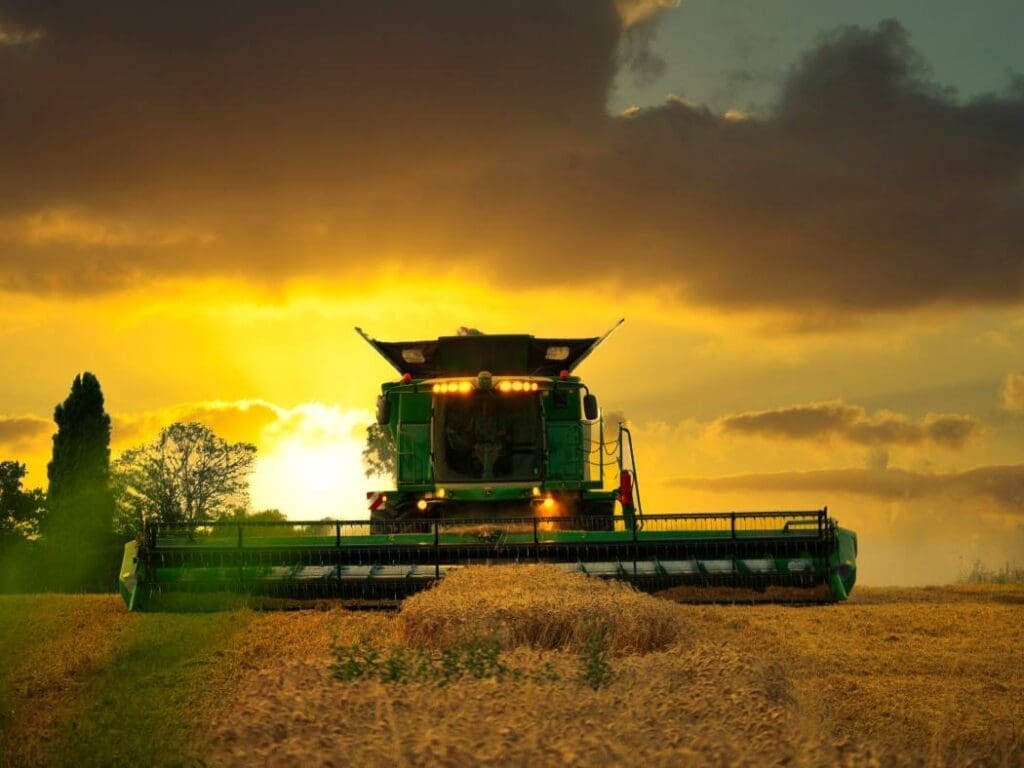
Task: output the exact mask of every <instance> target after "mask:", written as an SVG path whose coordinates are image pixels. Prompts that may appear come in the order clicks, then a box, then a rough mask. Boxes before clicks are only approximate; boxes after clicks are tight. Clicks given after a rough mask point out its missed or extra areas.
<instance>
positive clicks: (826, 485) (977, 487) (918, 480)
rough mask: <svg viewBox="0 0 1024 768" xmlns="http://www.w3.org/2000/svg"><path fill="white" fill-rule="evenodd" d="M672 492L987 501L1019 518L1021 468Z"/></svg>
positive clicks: (724, 483)
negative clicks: (696, 491) (750, 492)
mask: <svg viewBox="0 0 1024 768" xmlns="http://www.w3.org/2000/svg"><path fill="white" fill-rule="evenodd" d="M667 485H669V486H670V487H674V488H690V489H694V490H705V491H713V492H716V493H721V492H736V491H759V492H783V493H791V492H807V493H832V494H852V495H857V496H868V497H873V498H876V499H881V500H888V501H892V500H911V499H923V498H937V497H941V498H944V499H946V500H953V499H965V498H966V499H968V500H969V499H987V500H989V501H992V502H995V503H996V504H997V505H998V506H999V507H1000V508H1001V509H1003V510H1004V511H1006V512H1009V513H1012V514H1014V515H1024V464H1011V465H1005V466H983V467H976V468H973V469H968V470H964V471H960V472H945V473H940V472H936V473H929V472H914V471H911V470H907V469H897V468H888V469H859V468H856V469H821V470H813V471H809V472H772V473H760V474H759V473H754V474H746V475H734V476H730V477H713V478H707V477H680V478H674V479H672V480H669V481H668V482H667Z"/></svg>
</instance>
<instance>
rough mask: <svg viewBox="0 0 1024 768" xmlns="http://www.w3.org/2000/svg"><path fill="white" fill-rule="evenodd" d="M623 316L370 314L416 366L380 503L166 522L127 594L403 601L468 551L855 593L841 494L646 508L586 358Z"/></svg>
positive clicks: (388, 405) (626, 442) (390, 349)
mask: <svg viewBox="0 0 1024 768" xmlns="http://www.w3.org/2000/svg"><path fill="white" fill-rule="evenodd" d="M621 322H622V321H621V320H620V321H619V324H621ZM619 324H617V325H616V326H615V327H614V328H612V329H611V330H610V331H609V332H608V333H606V334H605V335H604V336H602V337H600V338H586V339H541V338H535V337H533V336H528V335H494V336H489V335H483V334H480V333H478V332H475V331H465V330H463V332H460V335H458V336H444V337H441V338H439V339H437V340H436V341H410V342H384V341H378V340H376V339H373V338H371V337H370V336H367V335H366V334H364V333H363V332H362V330H360V329H356V330H357V331H358V332H359V334H360V335H361V336H363V338H364V339H366V341H367V342H369V344H370V345H371V346H372V347H373V348H374V349H375V350H377V352H379V353H380V354H381V355H382V356H383V357H384V358H385V359H386V360H387V361H388V362H389V363H390V364H391V365H392V366H393V367H394V368H395V369H396V371H397V372H398V375H399V380H398V381H395V382H389V383H386V384H384V385H383V386H382V394H381V395H380V397H379V398H378V403H377V421H378V424H379V426H380V429H381V430H383V434H385V435H386V436H387V437H389V438H390V440H391V443H390V444H391V446H392V447H393V453H394V460H395V479H396V483H395V487H394V488H390V489H386V490H382V491H380V492H377V493H371V494H368V497H369V498H368V506H369V511H370V515H369V519H366V520H360V521H347V520H346V521H337V522H334V521H328V522H325V521H311V522H292V521H288V522H276V523H255V522H244V521H243V522H235V521H231V522H202V523H187V524H185V523H151V524H150V525H148V526H147V528H146V530H145V533H144V535H143V536H142V537H141V539H140V540H139V541H138V542H130V543H129V544H127V545H126V547H125V557H124V563H123V567H122V571H121V584H120V586H121V594H122V595H123V597H124V599H125V601H126V602H127V604H128V606H129V608H131V609H138V608H144V607H147V606H156V605H157V604H158V599H159V598H160V597H162V596H164V595H166V594H169V593H181V592H186V593H199V592H243V593H253V594H259V595H268V596H273V597H283V598H302V597H310V598H347V599H356V600H366V601H374V602H377V601H394V600H398V599H401V598H402V597H404V596H406V595H409V594H412V593H414V592H416V591H418V590H421V589H423V588H425V587H427V586H429V585H431V584H433V583H434V582H435V581H437V580H438V579H440V578H442V577H443V576H444V575H445V574H446V573H448V572H449V571H451V570H452V569H454V568H458V567H461V566H465V565H469V564H488V565H494V564H502V563H535V562H541V563H553V564H556V565H557V566H558V567H561V568H563V569H565V570H567V571H577V572H581V573H586V574H590V575H592V576H599V577H605V578H616V579H624V580H627V581H630V582H632V583H633V584H635V585H636V586H637V587H638V588H640V589H643V590H645V591H661V590H673V591H674V592H675V594H677V595H679V596H681V597H683V598H684V599H699V598H700V596H701V595H706V596H708V597H710V598H711V599H713V600H719V601H720V600H729V599H730V596H732V599H741V600H752V599H757V598H762V599H768V600H778V599H788V600H797V601H801V602H826V601H838V600H844V599H846V596H847V595H848V594H849V592H850V590H851V589H852V588H853V584H854V580H855V577H856V554H857V537H856V534H854V533H853V532H852V531H849V530H846V529H844V528H840V527H839V526H838V525H837V524H836V522H835V520H833V519H831V518H829V517H828V513H827V510H826V509H820V510H811V511H801V512H725V513H712V514H686V515H645V514H644V513H643V507H642V504H641V499H640V484H639V479H638V477H637V473H636V464H635V461H634V454H633V441H632V435H631V434H630V431H629V429H627V428H626V426H625V425H623V424H621V423H619V424H616V425H613V426H612V436H611V437H612V439H606V435H605V424H604V421H603V418H602V415H601V411H600V409H599V408H598V403H597V398H596V396H595V395H593V394H592V393H591V392H590V390H589V389H588V388H587V386H586V384H584V383H583V381H582V380H581V379H580V378H579V377H578V376H576V375H575V374H574V371H575V370H576V368H577V367H578V366H579V364H580V363H581V362H583V360H585V359H586V358H587V356H589V355H590V353H591V352H593V351H594V350H595V349H596V348H597V347H598V346H599V345H600V344H601V342H603V341H604V340H605V339H606V338H607V337H608V336H609V335H610V334H611V333H612V331H614V330H615V328H617V327H618V325H619ZM708 588H712V589H708Z"/></svg>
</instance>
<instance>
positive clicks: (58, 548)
mask: <svg viewBox="0 0 1024 768" xmlns="http://www.w3.org/2000/svg"><path fill="white" fill-rule="evenodd" d="M53 420H54V421H55V422H56V424H57V433H56V434H55V435H54V436H53V459H52V460H51V461H50V463H49V465H48V466H47V476H48V477H49V480H50V487H49V490H48V491H47V502H48V506H49V515H48V517H47V519H46V527H45V529H44V532H45V535H46V538H47V541H48V542H49V543H50V544H51V545H52V547H53V549H54V551H55V553H56V554H57V555H58V556H59V558H61V559H62V560H63V562H64V564H65V569H64V570H65V573H66V574H67V576H68V577H69V578H68V579H66V580H65V584H66V585H67V586H70V587H73V588H96V587H97V586H98V583H97V582H98V580H103V577H102V575H101V574H103V573H104V571H105V570H107V568H106V567H105V563H102V562H101V560H102V559H103V557H104V556H105V554H107V553H106V550H107V549H109V544H110V540H111V532H112V529H113V518H114V500H113V495H112V493H111V489H110V416H109V415H107V413H106V411H105V410H104V407H103V392H102V391H101V389H100V383H99V380H98V379H97V378H96V377H95V376H94V375H93V374H91V373H88V372H86V373H82V374H80V375H78V376H75V380H74V382H72V384H71V393H70V394H69V395H68V397H67V399H66V400H65V401H64V402H63V403H61V404H59V405H58V406H57V407H56V409H55V410H54V414H53ZM108 587H109V585H105V584H104V585H102V588H108Z"/></svg>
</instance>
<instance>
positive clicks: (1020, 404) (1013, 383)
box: [1002, 373, 1024, 411]
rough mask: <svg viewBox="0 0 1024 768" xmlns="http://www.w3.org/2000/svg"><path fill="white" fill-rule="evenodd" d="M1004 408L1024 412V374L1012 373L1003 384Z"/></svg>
mask: <svg viewBox="0 0 1024 768" xmlns="http://www.w3.org/2000/svg"><path fill="white" fill-rule="evenodd" d="M1002 403H1003V408H1005V409H1006V410H1008V411H1024V373H1011V374H1010V375H1009V376H1007V377H1006V381H1005V382H1004V383H1003V393H1002Z"/></svg>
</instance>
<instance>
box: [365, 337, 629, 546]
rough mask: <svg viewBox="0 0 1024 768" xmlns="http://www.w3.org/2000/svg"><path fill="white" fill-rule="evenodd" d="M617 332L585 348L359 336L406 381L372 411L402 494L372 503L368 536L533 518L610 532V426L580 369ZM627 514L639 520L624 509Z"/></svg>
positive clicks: (530, 341)
mask: <svg viewBox="0 0 1024 768" xmlns="http://www.w3.org/2000/svg"><path fill="white" fill-rule="evenodd" d="M621 323H622V321H621V320H620V321H619V322H618V323H616V324H615V326H613V327H612V329H611V330H609V331H608V333H606V334H605V335H604V336H600V337H593V338H583V339H564V338H537V337H534V336H528V335H525V334H515V335H511V334H509V335H494V336H487V335H483V334H480V333H479V332H472V333H463V334H460V335H458V336H442V337H441V338H439V339H436V340H429V341H405V342H385V341H378V340H377V339H374V338H372V337H370V336H368V335H367V334H365V333H363V331H362V330H361V329H358V328H357V329H356V330H357V332H358V333H359V334H360V335H361V336H362V337H363V338H364V339H366V341H367V342H368V343H369V344H370V345H371V346H372V347H373V348H374V349H375V350H377V352H379V353H380V355H381V356H382V357H383V358H384V359H385V360H387V361H388V363H390V364H391V365H392V366H393V367H394V368H395V370H396V371H397V372H398V375H399V377H400V379H399V381H397V382H390V383H386V384H384V385H383V386H382V389H381V394H380V396H379V398H378V403H377V422H378V428H379V431H378V437H379V438H380V439H382V440H384V441H385V442H387V443H389V444H390V446H391V453H392V455H393V456H394V457H395V473H394V475H395V476H394V479H395V486H394V487H393V488H389V489H386V490H381V491H375V492H372V493H370V494H368V501H369V512H370V518H371V521H372V522H373V525H372V529H373V531H374V532H379V533H389V532H402V531H410V530H415V529H417V528H423V527H424V526H423V525H416V523H426V522H428V521H430V520H435V519H443V520H457V519H462V520H469V519H481V518H487V519H493V518H497V519H501V518H506V519H508V518H530V517H536V516H544V517H557V516H562V517H572V518H580V519H583V520H585V521H586V523H587V526H588V527H589V528H591V529H603V530H611V528H612V518H613V515H614V513H615V509H616V507H615V504H616V501H617V500H621V499H620V497H621V493H620V491H619V489H618V488H611V489H609V488H606V487H605V485H606V468H607V466H608V465H609V462H608V461H607V460H606V459H607V457H606V454H605V452H604V447H605V442H606V440H605V429H606V425H605V423H604V419H603V415H602V413H601V411H600V409H599V407H598V402H597V397H596V396H595V395H594V394H592V393H591V392H590V390H589V389H588V387H587V385H586V384H585V383H584V382H583V381H582V379H580V378H579V377H578V376H576V375H575V369H576V368H577V366H579V364H580V363H581V362H582V361H583V360H584V359H585V358H586V357H587V356H588V355H590V353H591V352H593V351H594V349H596V348H597V347H598V346H599V345H600V344H601V343H602V342H603V341H604V340H605V339H607V338H608V336H610V335H611V334H612V332H614V331H615V329H616V328H618V327H619V325H620V324H621ZM621 428H622V427H621V425H614V427H613V429H614V430H616V431H618V430H619V429H621ZM620 437H621V435H618V436H616V438H615V442H616V444H621V440H620V439H619V438H620ZM608 442H612V441H608ZM623 458H624V457H622V456H621V454H620V456H619V458H618V459H617V461H615V462H612V463H614V464H617V465H621V463H622V461H623ZM629 461H630V464H629V467H628V468H626V472H627V473H628V472H630V471H631V470H632V463H631V457H629ZM618 468H619V469H622V468H623V467H621V466H619V467H618ZM625 512H626V513H628V514H630V515H632V514H633V512H634V508H633V504H632V503H630V502H629V500H627V504H626V506H625Z"/></svg>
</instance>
